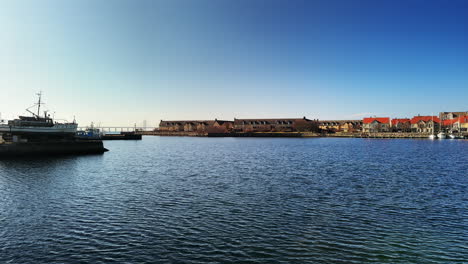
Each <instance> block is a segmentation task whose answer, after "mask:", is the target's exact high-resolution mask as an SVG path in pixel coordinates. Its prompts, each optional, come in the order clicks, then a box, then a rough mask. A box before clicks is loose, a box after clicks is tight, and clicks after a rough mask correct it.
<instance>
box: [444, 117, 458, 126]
mask: <svg viewBox="0 0 468 264" xmlns="http://www.w3.org/2000/svg"><path fill="white" fill-rule="evenodd" d="M456 122H458V118H457V119H446V120H443V121H442V125H444V126H451V125H453V124H455V123H456Z"/></svg>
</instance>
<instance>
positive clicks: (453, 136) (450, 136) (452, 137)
mask: <svg viewBox="0 0 468 264" xmlns="http://www.w3.org/2000/svg"><path fill="white" fill-rule="evenodd" d="M448 138H449V139H456V138H457V136H455V135H454V134H450V135H448Z"/></svg>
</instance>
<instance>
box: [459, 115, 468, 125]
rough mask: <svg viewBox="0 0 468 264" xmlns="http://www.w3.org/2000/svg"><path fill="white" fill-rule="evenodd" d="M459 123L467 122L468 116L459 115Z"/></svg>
mask: <svg viewBox="0 0 468 264" xmlns="http://www.w3.org/2000/svg"><path fill="white" fill-rule="evenodd" d="M460 123H462V124H466V123H468V116H460Z"/></svg>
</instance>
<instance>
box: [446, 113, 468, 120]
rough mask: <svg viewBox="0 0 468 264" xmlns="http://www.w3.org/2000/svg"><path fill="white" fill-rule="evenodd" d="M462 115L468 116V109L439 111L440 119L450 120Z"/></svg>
mask: <svg viewBox="0 0 468 264" xmlns="http://www.w3.org/2000/svg"><path fill="white" fill-rule="evenodd" d="M461 116H468V111H465V112H440V113H439V118H440V120H442V121H443V120H450V119H456V118H458V117H461Z"/></svg>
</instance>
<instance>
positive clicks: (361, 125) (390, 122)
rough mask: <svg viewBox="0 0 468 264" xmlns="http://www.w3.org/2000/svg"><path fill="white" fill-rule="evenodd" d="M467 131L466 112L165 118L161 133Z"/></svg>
mask: <svg viewBox="0 0 468 264" xmlns="http://www.w3.org/2000/svg"><path fill="white" fill-rule="evenodd" d="M441 130H445V131H450V132H465V133H466V132H468V111H467V112H442V113H440V114H439V116H421V115H418V116H414V117H412V118H393V119H392V118H390V117H367V118H364V119H362V120H318V119H308V118H306V117H303V118H271V119H237V118H234V121H229V120H218V119H215V120H186V121H164V120H161V122H160V124H159V131H161V132H198V133H231V132H237V133H249V132H319V131H324V132H331V133H336V132H343V133H360V132H364V133H381V132H413V133H434V132H437V131H441Z"/></svg>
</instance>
